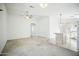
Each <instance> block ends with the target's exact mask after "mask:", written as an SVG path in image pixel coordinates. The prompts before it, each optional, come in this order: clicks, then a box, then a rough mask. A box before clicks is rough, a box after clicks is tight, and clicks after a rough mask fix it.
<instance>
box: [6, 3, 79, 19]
mask: <svg viewBox="0 0 79 59" xmlns="http://www.w3.org/2000/svg"><path fill="white" fill-rule="evenodd" d="M30 5H32V6H33V7H34V8H30V7H29V6H30ZM5 6H6V8H7V10H8V13H12V14H18V15H24V14H25V13H26V11H27V10H29V12H30V14H32V15H41V16H42V15H43V16H51V15H56V16H59V14H60V13H62V17H63V18H71V16H74V14H79V4H77V3H48V6H47V7H46V8H41V7H40V4H39V3H6V4H5Z"/></svg>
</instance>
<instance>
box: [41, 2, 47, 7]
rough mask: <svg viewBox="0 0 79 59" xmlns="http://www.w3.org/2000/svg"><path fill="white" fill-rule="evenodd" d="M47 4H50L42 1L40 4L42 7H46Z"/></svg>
mask: <svg viewBox="0 0 79 59" xmlns="http://www.w3.org/2000/svg"><path fill="white" fill-rule="evenodd" d="M47 5H48V4H47V3H41V4H40V6H41V7H42V8H46V7H47Z"/></svg>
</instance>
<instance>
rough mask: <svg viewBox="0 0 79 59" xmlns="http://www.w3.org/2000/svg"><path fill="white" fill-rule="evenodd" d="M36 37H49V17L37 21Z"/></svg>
mask: <svg viewBox="0 0 79 59" xmlns="http://www.w3.org/2000/svg"><path fill="white" fill-rule="evenodd" d="M38 36H42V37H47V38H49V37H50V31H49V17H47V16H46V17H43V18H41V19H40V20H39V21H38Z"/></svg>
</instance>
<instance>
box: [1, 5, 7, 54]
mask: <svg viewBox="0 0 79 59" xmlns="http://www.w3.org/2000/svg"><path fill="white" fill-rule="evenodd" d="M0 9H3V11H0V53H1V51H2V49H3V48H4V46H5V44H6V41H7V22H6V16H7V15H6V8H5V5H4V4H0Z"/></svg>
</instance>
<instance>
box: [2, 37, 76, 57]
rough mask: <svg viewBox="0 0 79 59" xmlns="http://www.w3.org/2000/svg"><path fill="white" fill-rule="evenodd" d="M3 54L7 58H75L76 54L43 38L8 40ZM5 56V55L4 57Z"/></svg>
mask: <svg viewBox="0 0 79 59" xmlns="http://www.w3.org/2000/svg"><path fill="white" fill-rule="evenodd" d="M2 53H4V54H5V53H6V56H74V55H76V52H74V51H71V50H68V49H65V48H60V47H57V46H55V45H53V44H50V43H49V42H48V39H46V38H43V37H32V38H24V39H15V40H8V41H7V43H6V45H5V47H4V49H3V51H2ZM4 54H3V55H4Z"/></svg>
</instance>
